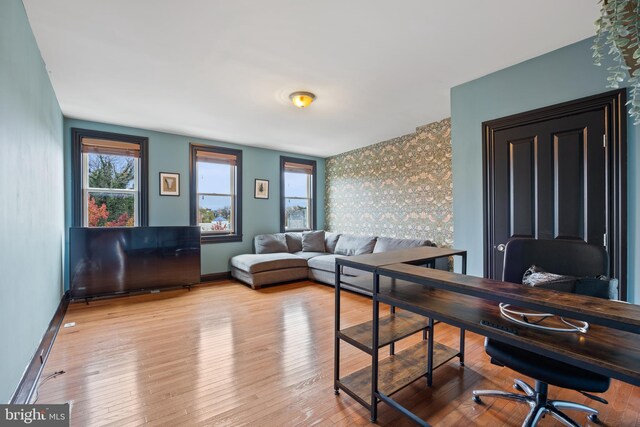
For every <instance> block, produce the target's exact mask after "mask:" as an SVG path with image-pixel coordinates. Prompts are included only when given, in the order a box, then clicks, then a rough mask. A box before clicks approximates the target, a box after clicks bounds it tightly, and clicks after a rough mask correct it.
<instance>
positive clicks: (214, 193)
mask: <svg viewBox="0 0 640 427" xmlns="http://www.w3.org/2000/svg"><path fill="white" fill-rule="evenodd" d="M191 162H192V164H191V171H192V172H191V173H192V176H191V198H192V199H191V210H192V213H191V215H192V224H193V225H199V226H200V229H201V230H202V240H203V242H215V241H232V240H233V241H236V240H239V239H241V236H240V234H241V233H240V229H241V221H240V219H241V206H242V196H241V190H242V184H241V163H242V152H241V151H239V150H232V149H229V148H221V147H211V146H205V145H195V144H192V145H191Z"/></svg>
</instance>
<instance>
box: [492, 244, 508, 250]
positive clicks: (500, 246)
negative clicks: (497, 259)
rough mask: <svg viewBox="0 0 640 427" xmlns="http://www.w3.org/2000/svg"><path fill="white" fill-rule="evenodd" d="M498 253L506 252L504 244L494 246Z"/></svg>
mask: <svg viewBox="0 0 640 427" xmlns="http://www.w3.org/2000/svg"><path fill="white" fill-rule="evenodd" d="M494 247H495V248H496V249H497V250H498V252H504V248H505V247H506V246H505V244H504V243H500V244H499V245H498V246H494Z"/></svg>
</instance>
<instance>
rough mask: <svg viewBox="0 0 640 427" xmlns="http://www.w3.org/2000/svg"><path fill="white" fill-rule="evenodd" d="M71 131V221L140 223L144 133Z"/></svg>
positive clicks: (78, 223) (81, 224)
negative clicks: (72, 197)
mask: <svg viewBox="0 0 640 427" xmlns="http://www.w3.org/2000/svg"><path fill="white" fill-rule="evenodd" d="M71 136H72V143H73V148H72V151H73V153H72V155H73V171H72V174H73V187H74V189H73V192H74V202H73V203H74V206H73V224H74V226H76V227H136V226H146V225H147V223H148V220H147V179H146V178H147V171H146V170H147V158H146V153H147V144H148V139H147V138H143V137H136V136H131V135H119V134H113V133H108V132H99V131H93V130H86V129H75V128H74V129H72V130H71Z"/></svg>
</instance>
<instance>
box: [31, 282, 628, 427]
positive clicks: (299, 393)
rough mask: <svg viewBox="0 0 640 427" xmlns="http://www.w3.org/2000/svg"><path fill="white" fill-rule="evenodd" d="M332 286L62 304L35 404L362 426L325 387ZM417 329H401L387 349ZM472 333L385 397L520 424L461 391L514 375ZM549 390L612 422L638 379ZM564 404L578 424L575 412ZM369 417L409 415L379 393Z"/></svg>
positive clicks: (352, 363) (126, 415)
mask: <svg viewBox="0 0 640 427" xmlns="http://www.w3.org/2000/svg"><path fill="white" fill-rule="evenodd" d="M333 297H334V289H333V288H332V287H328V286H324V285H319V284H316V283H312V282H306V281H305V282H299V283H291V284H286V285H281V286H274V287H267V288H263V289H261V290H260V291H254V290H251V289H249V288H247V287H246V286H244V285H241V284H239V283H236V282H234V281H226V282H219V283H216V284H212V285H210V286H202V287H196V288H194V289H192V290H191V291H190V292H188V291H186V290H175V291H165V292H161V293H159V294H145V295H136V296H129V297H123V298H115V299H109V300H100V301H92V302H91V303H90V304H89V305H86V304H84V303H82V302H78V303H72V304H70V305H69V309H68V311H67V313H66V315H65V318H64V322H65V323H66V322H76V326H75V327H73V328H66V329H62V330H60V332H59V334H58V336H57V338H56V341H55V342H54V345H53V347H52V349H51V353H50V356H49V359H48V361H47V363H46V365H45V367H44V369H43V374H42V375H43V377H44V376H46V375H48V374H51V373H53V372H55V371H58V370H61V369H62V370H65V371H66V372H67V373H66V374H64V375H62V376H60V377H57V378H55V379H52V380H50V381H48V382H46V383H44V384H43V385H41V386H40V389H39V400H38V403H62V402H66V401H72V402H73V406H72V409H71V425H72V426H89V425H108V424H111V425H141V424H149V425H166V426H179V425H218V424H227V425H231V424H233V425H246V424H249V425H264V426H274V425H277V426H294V425H300V426H309V425H324V426H351V425H356V426H360V425H370V423H369V413H368V412H367V411H366V410H365V409H364V408H363V407H362V406H361V405H360V404H359V403H357V402H356V401H355V400H353V399H352V398H350V397H349V396H347V395H346V394H345V393H341V394H340V395H338V396H336V395H334V393H333V327H334V324H333V314H334V307H333ZM382 310H388V307H386V306H384V308H382ZM370 318H371V300H370V299H368V298H366V297H363V296H361V295H355V294H352V293H349V292H345V293H344V294H343V295H342V319H343V324H344V325H353V324H357V323H361V322H365V321H368V320H369V319H370ZM434 329H435V332H434V333H435V338H436V340H437V341H438V342H440V343H441V344H444V345H447V346H450V347H453V348H457V346H458V340H459V335H458V332H459V331H458V329H457V328H454V327H451V326H449V325H446V324H443V323H441V324H438V325H436V326H435V328H434ZM421 338H422V337H421V335H420V334H416V335H414V336H410V337H408V338H406V339H404V340H402V341H400V342H398V343H397V344H396V350H397V351H398V352H400V351H401V350H403V349H406V348H408V347H411V346H412V345H414V344H417V343H418V342H420V341H421ZM483 339H484V338H483V337H481V336H479V335H475V334H473V333H469V332H468V333H467V339H466V357H465V367H464V368H462V367H460V366H459V365H458V363H457V360H455V359H454V360H452V361H450V362H448V363H445V365H443V366H442V367H440V368H439V369H437V370H436V371H435V372H434V385H433V387H427V386H426V380H418V381H416V382H414V383H412V384H411V385H409V386H407V387H405V388H404V389H402V390H400V391H398V392H397V393H395V394H394V398H395V399H397V400H398V401H399V402H401V403H402V404H403V405H404V406H406V407H407V408H409V409H410V410H411V411H413V412H414V413H416V414H417V415H418V416H420V417H421V418H423V419H425V420H428V421H430V422H433V424H435V425H438V426H458V425H465V424H466V425H487V426H489V425H490V426H494V425H508V426H519V425H521V424H522V420H523V419H524V416H525V414H526V411H527V409H528V407H527V406H526V405H518V404H517V403H513V402H508V401H505V400H499V399H494V400H490V399H486V405H483V406H479V405H475V404H473V403H472V402H471V391H472V390H473V389H504V390H507V389H510V388H511V385H512V381H513V378H514V377H522V376H520V375H518V374H516V373H514V372H513V371H511V370H509V369H507V368H500V367H497V366H494V365H491V364H490V363H489V358H488V357H487V356H486V354H485V353H484V350H483ZM341 356H342V357H341V366H340V368H341V372H342V373H343V374H348V373H351V372H355V371H357V370H359V369H362V368H364V367H365V366H367V365H368V364H369V363H370V361H371V360H370V357H369V356H368V355H366V354H365V353H364V352H362V351H360V350H358V349H356V348H354V347H353V346H351V345H349V344H346V343H343V344H342V345H341ZM523 379H525V380H529V379H527V378H523ZM529 381H530V382H531V380H529ZM625 395H626V396H628V397H625ZM550 397H551V398H563V399H566V400H576V401H580V402H583V403H587V404H589V405H592V406H595V407H596V408H597V409H599V410H601V418H602V419H603V420H608V419H611V420H612V421H615V422H617V423H618V425H621V426H634V425H637V424H638V421H640V418H638V415H639V414H640V409H639V408H640V388H638V387H633V386H629V385H626V384H624V383H621V382H619V381H612V385H611V389H610V390H609V392H607V393H604V394H603V397H604V398H605V399H608V400H609V401H610V402H612V404H610V405H602V404H599V403H597V402H593V401H589V400H587V399H586V398H585V397H584V396H582V395H580V394H578V393H575V392H572V391H567V390H561V389H558V388H556V387H551V388H550ZM619 398H620V401H619V403H618V404H617V405H614V404H613V402H614V401H615V400H617V399H619ZM623 406H624V407H623ZM571 415H572V416H575V418H576V420H577V421H578V422H579V423H581V424H583V425H584V424H585V423H586V417H585V416H584V415H581V414H578V413H572V414H571ZM547 418H549V417H547ZM551 423H552V421H550V420H548V419H545V420H543V423H542V424H541V425H542V426H544V425H552V424H551ZM378 425H382V426H394V427H395V426H410V425H411V423H410V422H409V421H408V420H406V419H404V418H403V417H402V416H401V415H399V414H398V413H397V412H395V411H394V410H393V409H391V408H389V407H388V406H386V405H384V404H381V405H380V406H379V418H378ZM609 425H612V424H609Z"/></svg>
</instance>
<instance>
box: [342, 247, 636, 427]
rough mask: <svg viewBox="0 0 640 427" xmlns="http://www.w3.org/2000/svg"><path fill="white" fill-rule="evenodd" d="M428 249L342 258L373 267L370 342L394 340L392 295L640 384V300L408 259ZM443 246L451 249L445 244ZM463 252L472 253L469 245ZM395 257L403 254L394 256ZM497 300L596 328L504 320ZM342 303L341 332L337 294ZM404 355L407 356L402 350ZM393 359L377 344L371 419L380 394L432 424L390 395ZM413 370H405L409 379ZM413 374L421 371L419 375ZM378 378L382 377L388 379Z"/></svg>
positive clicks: (412, 307)
mask: <svg viewBox="0 0 640 427" xmlns="http://www.w3.org/2000/svg"><path fill="white" fill-rule="evenodd" d="M425 249H434V248H420V250H419V251H418V250H415V249H408V250H405V251H398V253H397V254H396V253H394V252H391V253H388V254H371V255H362V256H359V257H350V258H349V259H345V260H344V261H342V262H337V264H339V265H349V266H351V267H354V268H359V269H362V270H366V271H370V272H372V273H373V279H372V282H373V283H372V285H371V291H372V297H373V320H372V322H371V325H370V326H369V328H368V329H367V331H371V340H367V345H368V348H372V349H374V348H379V346H380V344H381V343H388V342H389V339H388V337H387V336H386V335H385V334H384V333H381V332H380V327H381V325H382V326H384V325H385V324H384V322H386V320H381V319H380V313H379V304H380V303H386V304H389V305H391V306H393V307H400V308H403V309H405V310H407V311H409V312H411V313H416V314H420V315H422V316H425V317H428V318H429V319H430V326H432V325H433V320H434V319H436V320H441V321H443V322H446V323H449V324H452V325H454V326H457V327H460V328H461V330H464V329H469V330H471V331H473V332H476V333H478V334H481V335H485V336H487V337H490V338H493V339H496V340H498V341H502V342H506V343H508V344H511V345H514V346H517V347H520V348H523V349H526V350H528V351H532V352H534V353H538V354H542V355H545V356H548V357H551V358H554V359H557V360H560V361H563V362H566V363H571V364H573V365H575V366H578V367H581V368H584V369H588V370H591V371H594V372H597V373H600V374H603V375H606V376H609V377H611V378H615V379H619V380H621V381H625V382H628V383H630V384H633V385H636V386H640V336H639V335H640V306H637V305H632V304H627V303H623V302H619V301H608V300H603V299H598V298H593V297H587V296H582V295H576V294H567V293H563V292H557V291H552V290H547V289H539V288H532V287H527V286H522V285H518V284H513V283H507V282H501V281H497V280H491V279H483V278H478V277H473V276H466V275H464V274H456V273H451V272H446V271H440V270H434V269H429V268H424V267H419V266H416V265H410V264H409V263H412V264H418V263H424V262H423V261H424V260H423V259H422V260H421V259H420V257H421V256H425V255H426V254H427V251H425ZM442 251H443V252H442V253H443V254H444V253H445V251H446V250H445V249H442ZM453 251H454V252H458V253H455V255H461V256H462V253H463V252H464V251H455V250H453ZM400 252H402V253H400ZM413 252H415V253H413ZM432 254H435V252H432ZM383 255H386V256H383ZM449 255H453V254H449ZM449 255H443V256H449ZM464 257H465V258H466V252H465V253H464ZM394 259H396V260H398V262H397V263H389V261H391V260H394ZM337 267H338V266H337ZM336 271H338V268H337V269H336ZM369 280H371V279H369ZM352 282H353V286H366V285H365V283H364V281H363V280H352ZM339 283H340V282H339V273H336V285H337V286H336V295H339ZM498 302H504V303H508V304H513V305H516V306H518V307H522V308H529V309H532V310H537V311H542V312H549V313H554V314H557V315H560V316H565V317H567V318H572V319H577V320H583V321H586V322H589V323H590V328H589V330H588V332H587V333H586V334H582V333H561V332H550V331H542V330H537V329H531V328H526V327H523V326H519V325H516V324H514V323H511V322H509V321H507V320H505V319H504V318H503V317H502V316H501V315H500V312H499V309H498ZM336 307H337V311H336V336H338V334H339V320H340V319H339V298H338V297H337V299H336ZM483 320H484V321H489V322H491V323H494V324H499V325H502V326H506V327H509V328H513V329H515V331H516V334H512V333H508V332H505V331H503V330H501V329H496V328H493V327H488V326H485V325H483V324H481V321H483ZM361 332H362V331H361ZM365 333H366V332H365ZM431 335H432V334H430V336H431ZM336 342H338V339H337V338H336ZM430 354H433V353H431V352H429V351H427V352H423V353H420V357H422V358H424V357H425V355H430ZM337 355H338V353H337V352H336V356H337ZM389 359H393V358H389ZM432 359H433V360H432ZM440 359H443V357H442V356H439V351H438V349H436V352H435V354H434V355H433V356H431V357H429V365H431V366H432V365H433V364H434V363H441V360H440ZM398 360H399V361H400V362H402V361H401V360H400V358H398ZM416 360H418V359H416ZM443 360H444V359H443ZM447 360H448V359H447ZM387 361H388V359H384V360H383V361H380V363H378V358H377V352H373V356H372V368H371V375H370V376H369V377H367V378H366V380H368V381H370V386H371V390H372V398H371V403H370V404H369V405H366V406H367V407H368V408H369V409H370V411H371V419H372V421H375V419H376V417H377V404H378V401H383V402H385V403H387V404H389V405H390V406H392V407H394V408H395V409H397V410H399V411H400V412H402V413H403V414H405V415H406V416H407V417H409V418H411V419H412V420H414V421H415V422H417V423H418V424H420V425H425V426H428V424H427V423H426V422H424V421H423V420H420V419H419V418H417V417H416V416H415V415H413V414H412V413H411V412H409V411H408V410H407V409H405V408H404V407H402V406H401V405H400V404H399V403H398V402H395V401H394V400H393V399H392V398H390V397H389V395H390V393H392V392H394V391H396V390H397V389H398V387H395V388H392V387H390V386H389V382H388V380H389V378H388V373H387V372H385V370H386V369H387V366H386V364H389V363H388V362H387ZM336 363H338V362H336ZM391 369H395V367H391ZM408 378H409V377H408V376H406V377H403V379H404V380H407V379H408ZM412 378H414V379H415V378H417V377H416V376H415V375H414V377H412ZM379 379H382V380H381V382H379ZM392 379H395V378H392ZM396 385H397V384H396ZM363 390H366V387H365V388H363ZM359 401H361V399H360V400H359ZM361 403H362V402H361Z"/></svg>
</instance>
